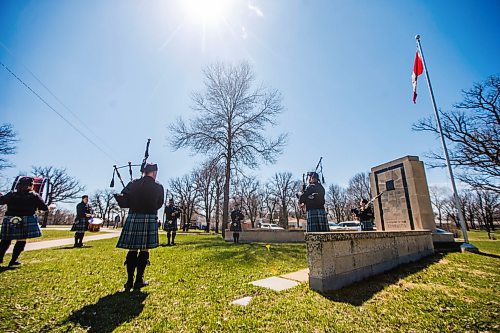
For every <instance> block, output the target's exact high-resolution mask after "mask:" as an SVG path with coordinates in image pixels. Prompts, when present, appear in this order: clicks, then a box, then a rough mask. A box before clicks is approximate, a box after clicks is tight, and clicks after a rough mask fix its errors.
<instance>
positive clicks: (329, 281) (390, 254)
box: [305, 230, 434, 292]
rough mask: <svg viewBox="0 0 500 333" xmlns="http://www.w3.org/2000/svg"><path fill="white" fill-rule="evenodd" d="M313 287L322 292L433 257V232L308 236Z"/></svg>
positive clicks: (326, 233)
mask: <svg viewBox="0 0 500 333" xmlns="http://www.w3.org/2000/svg"><path fill="white" fill-rule="evenodd" d="M305 239H306V245H307V260H308V265H309V287H310V288H311V289H313V290H316V291H319V292H327V291H331V290H336V289H340V288H342V287H344V286H347V285H349V284H351V283H353V282H355V281H359V280H362V279H365V278H367V277H369V276H372V275H375V274H379V273H382V272H384V271H387V270H390V269H392V268H394V267H396V266H399V265H401V264H405V263H408V262H412V261H417V260H419V259H421V258H423V257H426V256H429V255H432V254H433V253H434V247H433V243H432V235H431V231H430V230H419V231H414V230H412V231H392V232H343V233H330V232H318V233H306V236H305Z"/></svg>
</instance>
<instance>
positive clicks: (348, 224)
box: [338, 221, 361, 231]
mask: <svg viewBox="0 0 500 333" xmlns="http://www.w3.org/2000/svg"><path fill="white" fill-rule="evenodd" d="M338 225H339V226H340V229H338V230H346V231H361V223H359V221H344V222H340V223H339V224H338Z"/></svg>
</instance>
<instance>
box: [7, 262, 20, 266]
mask: <svg viewBox="0 0 500 333" xmlns="http://www.w3.org/2000/svg"><path fill="white" fill-rule="evenodd" d="M19 265H21V262H20V261H11V262H9V267H12V266H19Z"/></svg>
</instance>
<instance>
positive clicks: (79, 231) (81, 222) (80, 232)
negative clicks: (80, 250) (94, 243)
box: [71, 195, 93, 247]
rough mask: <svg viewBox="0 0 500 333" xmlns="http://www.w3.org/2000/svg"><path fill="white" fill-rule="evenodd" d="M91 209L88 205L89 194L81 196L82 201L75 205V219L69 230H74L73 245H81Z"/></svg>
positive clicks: (90, 215)
mask: <svg viewBox="0 0 500 333" xmlns="http://www.w3.org/2000/svg"><path fill="white" fill-rule="evenodd" d="M92 217H93V215H92V209H91V208H90V205H89V196H88V195H84V196H82V201H81V202H80V203H79V204H78V205H76V219H75V223H73V226H72V227H71V231H74V232H75V245H74V247H83V237H84V236H85V231H87V230H88V227H89V219H90V218H92Z"/></svg>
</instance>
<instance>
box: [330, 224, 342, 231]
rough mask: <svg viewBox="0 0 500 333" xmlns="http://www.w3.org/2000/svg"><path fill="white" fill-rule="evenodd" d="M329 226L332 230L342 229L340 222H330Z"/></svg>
mask: <svg viewBox="0 0 500 333" xmlns="http://www.w3.org/2000/svg"><path fill="white" fill-rule="evenodd" d="M328 228H330V231H339V230H342V227H341V226H340V224H338V223H335V222H328Z"/></svg>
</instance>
